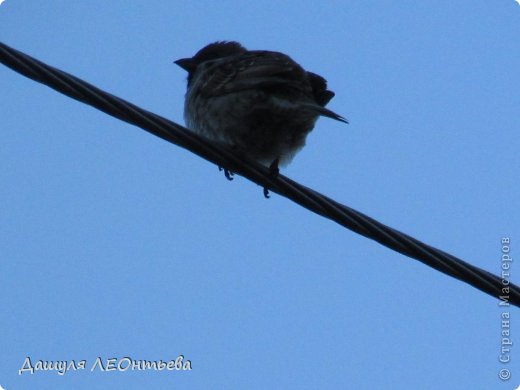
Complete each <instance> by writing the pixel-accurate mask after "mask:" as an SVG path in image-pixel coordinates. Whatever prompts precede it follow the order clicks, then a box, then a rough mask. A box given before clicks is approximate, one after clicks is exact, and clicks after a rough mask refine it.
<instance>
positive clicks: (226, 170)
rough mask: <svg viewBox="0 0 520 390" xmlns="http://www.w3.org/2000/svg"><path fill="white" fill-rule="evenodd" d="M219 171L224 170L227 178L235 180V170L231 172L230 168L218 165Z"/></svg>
mask: <svg viewBox="0 0 520 390" xmlns="http://www.w3.org/2000/svg"><path fill="white" fill-rule="evenodd" d="M218 170H219V171H224V176H226V179H228V180H229V181H231V180H233V172H231V171H230V170H229V169H226V168H222V167H218Z"/></svg>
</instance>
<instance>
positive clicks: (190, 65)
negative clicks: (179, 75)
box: [173, 58, 197, 72]
mask: <svg viewBox="0 0 520 390" xmlns="http://www.w3.org/2000/svg"><path fill="white" fill-rule="evenodd" d="M173 63H174V64H177V65H179V66H180V67H181V68H182V69H184V70H185V71H186V72H193V71H194V70H195V68H196V67H197V63H196V62H195V61H194V60H193V58H181V59H180V60H177V61H173Z"/></svg>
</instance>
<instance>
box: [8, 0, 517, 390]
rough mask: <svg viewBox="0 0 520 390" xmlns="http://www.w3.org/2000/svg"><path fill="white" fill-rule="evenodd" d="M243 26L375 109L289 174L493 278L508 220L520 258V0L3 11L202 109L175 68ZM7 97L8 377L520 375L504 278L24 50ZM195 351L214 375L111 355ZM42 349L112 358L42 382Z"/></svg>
mask: <svg viewBox="0 0 520 390" xmlns="http://www.w3.org/2000/svg"><path fill="white" fill-rule="evenodd" d="M222 39H228V40H239V41H240V42H242V43H243V44H244V45H245V46H246V47H248V48H251V49H269V50H277V51H282V52H285V53H288V54H290V55H291V56H292V57H293V58H294V59H295V60H296V61H298V62H299V63H301V64H302V65H303V66H304V67H305V68H306V69H308V70H312V71H314V72H316V73H318V74H321V75H323V76H325V77H326V78H327V79H328V81H329V86H330V88H331V89H332V90H333V91H335V92H336V97H335V98H334V99H333V100H332V101H331V103H330V104H329V107H330V108H331V109H332V110H334V111H336V112H338V113H339V114H341V115H344V116H345V117H347V118H348V119H349V120H350V122H351V124H350V125H348V126H345V125H344V124H341V123H339V122H335V121H332V120H329V119H325V118H324V119H320V120H319V121H318V123H317V126H316V128H315V130H314V132H313V133H311V135H310V136H309V138H308V145H307V146H306V147H305V148H304V149H303V151H302V152H301V153H300V154H299V155H298V156H297V157H296V158H295V160H294V162H293V163H292V164H291V165H290V166H289V167H288V168H287V169H285V170H284V173H285V174H287V175H288V176H290V177H291V178H293V179H295V180H297V181H300V182H301V183H303V184H305V185H307V186H310V187H311V188H314V189H317V190H318V191H321V192H323V193H325V194H327V195H329V196H331V197H332V198H334V199H336V200H338V201H340V202H342V203H344V204H346V205H349V206H351V207H354V208H356V209H358V210H360V211H362V212H365V213H367V214H368V215H370V216H372V217H374V218H376V219H378V220H380V221H382V222H384V223H386V224H388V225H390V226H393V227H395V228H397V229H399V230H402V231H404V232H406V233H408V234H410V235H412V236H415V237H417V238H418V239H420V240H423V241H425V242H427V243H429V244H431V245H434V246H437V247H439V248H442V249H443V250H445V251H447V252H449V253H452V254H454V255H456V256H459V257H461V258H463V259H465V260H467V261H469V262H471V263H472V264H475V265H477V266H479V267H482V268H484V269H487V270H489V271H492V272H493V273H499V271H500V255H501V252H500V240H501V238H502V237H503V236H508V237H511V240H512V246H511V248H512V256H513V258H515V256H516V257H518V254H519V253H520V243H518V238H520V212H519V207H518V206H519V203H518V192H519V188H520V186H519V181H518V172H519V169H520V154H519V152H518V151H519V150H520V140H519V130H520V125H519V108H520V92H519V91H520V72H519V69H520V54H519V53H520V5H519V4H517V3H516V2H515V1H513V0H502V1H496V0H495V1H483V0H482V1H479V0H471V1H470V0H458V1H453V0H441V1H435V2H433V1H428V2H419V1H408V0H401V1H390V0H387V1H383V0H381V1H375V0H374V1H361V0H360V1H354V0H352V1H343V2H339V1H338V2H333V1H328V2H311V1H307V2H302V1H286V2H279V1H258V2H255V3H252V2H238V1H218V2H216V1H193V2H189V1H159V0H157V1H115V0H113V1H109V2H108V1H100V0H96V1H34V0H33V1H14V0H7V1H5V2H4V3H3V4H2V5H1V6H0V40H1V41H3V42H4V43H6V44H8V45H10V46H12V47H15V48H17V49H19V50H21V51H24V52H26V53H28V54H30V55H32V56H35V57H36V58H38V59H40V60H42V61H44V62H46V63H48V64H51V65H53V66H55V67H58V68H60V69H63V70H65V71H67V72H70V73H72V74H74V75H76V76H78V77H80V78H83V79H85V80H87V81H89V82H91V83H93V84H94V85H96V86H98V87H100V88H102V89H104V90H107V91H109V92H111V93H114V94H116V95H118V96H121V97H123V98H125V99H127V100H129V101H131V102H133V103H135V104H137V105H139V106H141V107H143V108H146V109H149V110H151V111H153V112H156V113H158V114H161V115H164V116H166V117H168V118H171V119H172V120H174V121H177V122H179V123H183V119H182V111H183V103H184V101H183V97H184V92H185V77H186V74H185V72H183V71H182V70H181V69H180V68H178V67H176V66H175V65H173V64H172V61H173V60H175V59H177V58H180V57H187V56H191V55H193V54H194V53H195V52H196V51H197V50H198V49H200V48H201V47H202V46H204V45H205V44H207V43H209V42H212V41H216V40H222ZM0 91H1V92H0V114H1V125H0V126H1V142H0V165H1V169H0V258H1V262H0V266H1V272H0V296H1V299H0V313H1V314H0V315H1V318H0V331H1V333H0V334H1V348H0V385H2V386H3V387H4V388H5V389H7V390H18V389H73V388H74V389H109V388H113V389H116V388H121V389H123V388H125V389H138V388H139V389H141V388H143V387H144V386H146V387H147V388H150V389H167V388H168V389H170V388H176V389H210V388H211V389H268V388H275V389H287V388H294V389H296V388H298V389H307V388H308V389H316V388H323V389H340V388H342V389H375V388H390V389H439V388H442V389H514V388H516V386H517V385H519V384H520V365H519V364H518V361H519V360H520V346H519V345H520V336H518V335H520V323H519V322H518V310H517V309H515V308H512V307H511V308H509V310H508V311H509V312H510V313H511V316H512V317H513V318H512V320H511V330H512V338H513V340H514V342H516V343H517V344H518V345H514V346H513V350H512V352H511V357H512V361H511V362H510V363H509V364H507V365H502V364H500V363H499V361H498V355H499V353H500V331H501V326H500V325H501V323H500V315H501V313H502V312H504V311H505V309H504V308H500V307H499V306H498V304H497V301H496V300H495V299H493V298H491V297H489V296H488V295H486V294H484V293H481V292H480V291H478V290H476V289H474V288H472V287H470V286H468V285H466V284H464V283H461V282H459V281H457V280H455V279H452V278H449V277H447V276H445V275H443V274H440V273H438V272H437V271H434V270H432V269H430V268H428V267H427V266H425V265H423V264H421V263H418V262H416V261H414V260H411V259H409V258H406V257H404V256H402V255H400V254H397V253H394V252H392V251H390V250H389V249H387V248H384V247H382V246H380V245H379V244H376V243H374V242H373V241H370V240H367V239H365V238H363V237H360V236H358V235H356V234H354V233H352V232H350V231H347V230H345V229H343V228H341V227H340V226H338V225H336V224H335V223H332V222H330V221H329V220H326V219H324V218H321V217H319V216H317V215H314V214H312V213H310V212H308V211H307V210H305V209H303V208H301V207H299V206H298V205H295V204H293V203H292V202H290V201H288V200H286V199H285V198H282V197H279V196H276V195H274V196H272V198H271V199H270V200H268V201H267V200H265V199H264V198H263V196H262V191H261V188H260V187H258V186H257V185H255V184H252V183H250V182H249V181H247V180H246V179H244V178H241V177H237V178H236V179H235V180H234V181H233V182H228V181H227V180H225V178H224V176H223V175H222V173H221V172H218V170H217V168H216V167H215V166H213V165H212V164H209V163H208V162H206V161H204V160H202V159H200V158H198V157H196V156H195V155H192V154H191V153H189V152H187V151H185V150H182V149H180V148H178V147H176V146H173V145H171V144H168V143H166V142H164V141H162V140H160V139H158V138H156V137H153V136H151V135H149V134H148V133H146V132H144V131H142V130H140V129H138V128H135V127H132V126H130V125H128V124H126V123H123V122H121V121H118V120H116V119H114V118H111V117H109V116H107V115H105V114H103V113H101V112H99V111H96V110H95V109H93V108H91V107H89V106H86V105H83V104H79V103H78V102H76V101H74V100H71V99H69V98H67V97H64V96H62V95H60V94H58V93H56V92H55V91H53V90H51V89H49V88H47V87H44V86H42V85H40V84H37V83H35V82H33V81H31V80H29V79H26V78H24V77H22V76H20V75H19V74H16V73H14V72H13V71H11V70H10V69H8V68H6V67H3V66H2V67H0ZM511 281H513V282H515V281H516V283H519V282H520V265H519V264H518V261H517V262H516V263H515V262H513V266H512V270H511ZM181 354H182V355H184V356H185V358H186V359H189V360H190V361H191V363H192V368H193V369H192V371H178V372H177V371H173V372H167V371H161V372H156V371H133V372H130V371H127V372H101V371H99V370H96V371H95V372H90V370H89V369H90V367H91V365H92V364H93V363H94V361H95V359H96V358H97V357H98V356H100V357H102V358H103V359H105V360H106V359H108V358H112V357H115V358H123V357H125V356H129V357H132V358H134V359H147V360H160V359H162V360H165V361H168V360H170V359H175V358H176V357H177V356H179V355H181ZM27 356H29V357H31V359H32V361H33V362H36V361H37V360H39V359H43V360H53V361H55V360H68V361H71V360H75V361H76V362H79V361H80V360H82V359H85V360H87V367H88V369H86V370H83V371H71V372H67V373H66V374H65V375H63V376H60V375H58V374H57V373H56V372H54V371H52V372H36V373H35V374H33V375H31V374H29V373H24V374H23V375H18V370H19V369H20V368H21V367H22V364H23V362H24V359H25V358H26V357H27ZM501 368H508V369H510V370H511V372H512V378H511V380H510V381H508V382H505V383H503V382H501V381H500V380H499V378H498V371H499V370H500V369H501Z"/></svg>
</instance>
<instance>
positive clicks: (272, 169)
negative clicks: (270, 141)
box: [264, 158, 280, 199]
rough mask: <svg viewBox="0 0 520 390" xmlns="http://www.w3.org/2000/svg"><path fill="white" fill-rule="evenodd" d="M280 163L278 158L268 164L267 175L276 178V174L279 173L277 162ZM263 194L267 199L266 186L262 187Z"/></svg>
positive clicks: (267, 190) (267, 191)
mask: <svg viewBox="0 0 520 390" xmlns="http://www.w3.org/2000/svg"><path fill="white" fill-rule="evenodd" d="M279 163H280V159H279V158H277V159H275V160H274V161H273V162H272V163H271V165H269V176H271V177H272V178H273V179H276V178H277V177H278V175H279V174H280V168H278V164H279ZM264 196H265V198H266V199H269V198H270V196H269V188H267V186H265V187H264Z"/></svg>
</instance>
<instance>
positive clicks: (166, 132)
mask: <svg viewBox="0 0 520 390" xmlns="http://www.w3.org/2000/svg"><path fill="white" fill-rule="evenodd" d="M0 62H2V63H3V64H4V65H6V66H8V67H10V68H11V69H13V70H15V71H16V72H18V73H21V74H22V75H24V76H26V77H28V78H30V79H33V80H35V81H37V82H40V83H43V84H45V85H47V86H49V87H51V88H53V89H55V90H56V91H58V92H61V93H63V94H65V95H67V96H69V97H71V98H73V99H76V100H79V101H80V102H83V103H86V104H89V105H91V106H93V107H95V108H97V109H99V110H101V111H103V112H105V113H107V114H109V115H111V116H114V117H116V118H118V119H121V120H123V121H125V122H128V123H130V124H132V125H135V126H138V127H140V128H142V129H143V130H146V131H148V132H150V133H152V134H154V135H156V136H158V137H161V138H162V139H164V140H166V141H168V142H171V143H173V144H175V145H178V146H180V147H182V148H184V149H187V150H189V151H191V152H193V153H195V154H197V155H198V156H200V157H202V158H204V159H206V160H208V161H210V162H212V163H214V164H216V165H218V166H220V167H225V168H226V169H228V170H230V171H232V172H235V173H238V174H240V175H241V176H244V177H246V178H248V179H249V180H251V181H253V182H255V183H257V184H258V185H260V186H262V187H267V188H269V189H270V190H271V191H273V192H276V193H278V194H280V195H282V196H285V197H286V198H289V199H291V200H293V201H294V202H296V203H298V204H300V205H301V206H303V207H305V208H307V209H308V210H310V211H313V212H314V213H316V214H319V215H321V216H323V217H326V218H329V219H331V220H333V221H335V222H337V223H338V224H340V225H342V226H344V227H346V228H348V229H350V230H352V231H354V232H356V233H358V234H361V235H363V236H365V237H367V238H370V239H372V240H375V241H377V242H379V243H380V244H382V245H385V246H386V247H388V248H390V249H393V250H394V251H397V252H399V253H402V254H404V255H406V256H409V257H411V258H414V259H416V260H419V261H420V262H422V263H424V264H426V265H429V266H430V267H432V268H434V269H436V270H438V271H440V272H443V273H445V274H447V275H450V276H452V277H454V278H456V279H459V280H461V281H463V282H466V283H468V284H470V285H472V286H473V287H475V288H478V289H479V290H481V291H484V292H485V293H487V294H489V295H491V296H494V297H496V298H499V299H501V300H502V301H504V302H508V303H510V304H512V305H515V306H518V307H520V288H519V287H518V286H516V285H514V284H512V283H509V281H508V280H504V281H503V280H502V279H501V278H499V277H498V276H495V275H493V274H491V273H490V272H487V271H485V270H483V269H481V268H478V267H475V266H473V265H471V264H468V263H466V262H465V261H463V260H461V259H459V258H457V257H455V256H452V255H450V254H448V253H446V252H443V251H441V250H439V249H436V248H434V247H431V246H429V245H427V244H424V243H422V242H421V241H419V240H416V239H415V238H413V237H410V236H408V235H406V234H404V233H401V232H399V231H397V230H395V229H392V228H390V227H388V226H385V225H383V224H382V223H380V222H378V221H376V220H374V219H372V218H370V217H368V216H366V215H364V214H362V213H360V212H358V211H356V210H353V209H351V208H349V207H347V206H345V205H342V204H341V203H338V202H336V201H334V200H332V199H330V198H328V197H326V196H325V195H322V194H320V193H319V192H316V191H314V190H312V189H310V188H308V187H305V186H303V185H301V184H299V183H297V182H295V181H293V180H291V179H289V178H288V177H285V176H283V175H279V176H278V177H273V175H272V174H271V172H270V171H269V169H268V168H266V167H263V166H261V165H260V164H258V163H256V162H254V161H250V160H247V159H245V158H243V157H238V156H236V155H235V154H234V153H233V152H232V151H230V150H228V149H225V148H222V147H218V146H216V145H214V144H211V143H209V142H208V141H206V140H205V139H203V138H201V137H199V136H197V135H196V134H194V133H193V132H191V131H189V130H188V129H186V128H184V127H182V126H180V125H178V124H176V123H174V122H172V121H170V120H168V119H165V118H163V117H161V116H159V115H156V114H154V113H152V112H149V111H146V110H143V109H142V108H139V107H137V106H135V105H133V104H131V103H129V102H127V101H124V100H122V99H120V98H118V97H116V96H114V95H111V94H109V93H107V92H104V91H102V90H100V89H99V88H96V87H94V86H93V85H90V84H88V83H86V82H85V81H83V80H80V79H78V78H77V77H74V76H72V75H70V74H68V73H65V72H62V71H61V70H59V69H56V68H53V67H51V66H49V65H46V64H44V63H43V62H41V61H38V60H36V59H35V58H32V57H30V56H28V55H26V54H24V53H22V52H20V51H18V50H15V49H12V48H10V47H9V46H7V45H4V44H3V43H1V42H0Z"/></svg>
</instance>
